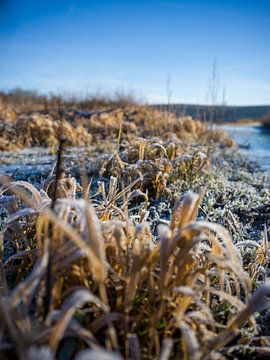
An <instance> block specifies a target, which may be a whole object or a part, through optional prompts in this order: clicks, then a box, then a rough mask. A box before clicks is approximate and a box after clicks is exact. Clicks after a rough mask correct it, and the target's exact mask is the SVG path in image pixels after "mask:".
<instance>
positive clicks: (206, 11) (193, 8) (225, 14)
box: [161, 1, 270, 22]
mask: <svg viewBox="0 0 270 360" xmlns="http://www.w3.org/2000/svg"><path fill="white" fill-rule="evenodd" d="M161 3H162V5H164V6H169V7H174V8H179V9H185V10H191V11H192V12H200V13H204V14H211V15H217V16H223V17H230V18H237V19H246V20H260V21H267V22H268V21H270V17H263V16H260V17H255V16H247V15H244V14H239V13H236V12H227V11H222V10H211V9H205V7H199V6H190V5H186V4H183V3H178V2H177V3H176V2H173V1H168V2H167V1H166V2H165V1H162V2H161Z"/></svg>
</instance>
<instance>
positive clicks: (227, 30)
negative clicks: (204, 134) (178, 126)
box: [0, 0, 270, 105]
mask: <svg viewBox="0 0 270 360" xmlns="http://www.w3.org/2000/svg"><path fill="white" fill-rule="evenodd" d="M269 39H270V1H269V0H223V1H218V0H215V1H212V0H205V1H199V0H194V1H191V0H190V1H177V0H171V1H165V0H163V1H162V0H160V1H158V0H157V1H153V0H144V1H142V0H137V1H133V0H130V1H129V0H88V1H86V0H77V1H76V0H57V1H56V0H54V1H52V0H46V1H45V0H0V88H1V89H11V88H14V87H17V86H19V87H22V88H26V89H36V90H38V91H40V92H50V91H53V92H56V93H65V94H72V93H76V94H79V95H80V94H81V95H84V94H86V93H95V92H106V93H108V92H113V91H114V90H120V91H126V92H128V91H133V92H134V93H136V94H137V95H138V96H139V97H143V98H145V99H146V100H148V101H149V102H166V101H167V98H168V95H167V90H166V84H167V82H168V81H167V80H168V78H170V81H169V87H170V91H171V101H172V102H187V103H207V102H209V101H210V100H209V78H210V76H211V71H212V64H213V61H214V59H216V61H217V73H218V78H219V81H218V83H219V96H218V100H219V101H220V102H221V101H222V93H223V89H225V99H226V102H227V103H229V104H238V105H246V104H270V45H269Z"/></svg>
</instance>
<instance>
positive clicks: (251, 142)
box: [222, 124, 270, 172]
mask: <svg viewBox="0 0 270 360" xmlns="http://www.w3.org/2000/svg"><path fill="white" fill-rule="evenodd" d="M222 128H223V129H224V130H225V131H227V132H228V133H229V134H230V136H231V137H232V139H233V140H234V141H235V142H236V143H237V144H238V145H240V146H241V151H242V152H243V153H245V154H246V155H248V156H249V158H250V159H251V160H254V161H256V162H257V163H258V164H259V165H260V166H261V168H262V169H263V170H266V171H269V172H270V131H269V130H268V131H267V130H265V129H262V128H261V127H260V126H259V125H257V124H254V125H223V126H222Z"/></svg>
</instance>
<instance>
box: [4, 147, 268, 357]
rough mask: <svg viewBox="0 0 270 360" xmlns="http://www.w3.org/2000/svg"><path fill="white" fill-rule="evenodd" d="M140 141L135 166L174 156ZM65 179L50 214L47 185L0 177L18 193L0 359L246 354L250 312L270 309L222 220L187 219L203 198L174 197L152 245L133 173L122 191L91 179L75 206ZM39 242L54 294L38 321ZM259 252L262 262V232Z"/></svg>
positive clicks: (41, 286)
mask: <svg viewBox="0 0 270 360" xmlns="http://www.w3.org/2000/svg"><path fill="white" fill-rule="evenodd" d="M140 144H141V145H140ZM140 144H139V148H138V152H137V155H136V156H138V157H139V161H142V162H143V161H145V160H144V159H146V158H148V157H149V159H151V157H152V156H156V155H157V153H156V151H158V152H159V153H160V156H161V153H162V154H163V155H164V156H165V158H166V159H167V160H168V161H169V162H173V161H175V160H176V159H177V158H178V154H177V151H173V150H175V148H174V149H173V146H172V144H167V145H166V144H165V145H162V144H160V145H159V146H157V144H156V143H154V144H151V145H149V146H148V147H147V146H146V144H145V143H140ZM153 151H154V155H153V153H152V152H153ZM128 156H131V154H127V157H128ZM132 156H134V155H132ZM136 156H135V158H134V157H132V159H133V161H135V163H136V162H137V161H138V160H136ZM189 160H190V159H189ZM118 161H119V163H120V164H121V160H119V159H118ZM149 161H150V160H149ZM157 161H158V160H157ZM202 164H204V165H203V166H202ZM119 166H120V165H119ZM124 166H125V165H124ZM204 166H206V163H204V157H201V155H200V156H199V157H197V155H196V156H193V160H192V166H191V168H192V169H197V170H198V169H200V168H201V167H202V168H204ZM207 166H209V164H208V165H207ZM186 171H187V170H186V169H185V171H184V172H186ZM68 179H69V180H68V181H67V179H66V178H62V180H61V182H60V181H59V184H58V185H59V189H62V190H61V191H60V192H59V193H58V198H57V200H56V202H55V206H54V210H52V209H51V201H52V199H51V196H52V195H51V193H50V191H49V189H50V186H52V182H53V181H54V179H53V178H50V179H49V180H48V181H46V182H45V183H44V186H43V189H41V190H40V191H39V190H37V189H35V188H34V187H33V186H32V185H31V184H28V183H26V182H13V183H12V182H11V183H10V182H8V179H6V178H2V179H1V182H2V184H3V185H2V190H1V194H3V193H6V192H12V193H13V194H15V196H16V198H17V202H16V204H17V206H16V207H15V208H12V207H11V208H10V216H9V219H8V221H7V222H6V225H5V227H4V228H3V230H2V232H1V235H0V236H1V237H2V242H3V246H4V252H3V253H2V257H1V259H2V262H1V281H2V284H3V287H2V291H1V302H0V312H1V316H2V319H3V321H2V324H1V341H0V354H2V355H1V358H4V356H6V358H11V356H15V358H20V359H36V358H37V357H43V358H47V359H54V358H55V357H56V358H60V359H61V358H65V359H66V358H72V357H74V356H75V354H76V359H85V358H90V359H91V358H93V359H94V358H95V359H98V358H100V359H120V358H125V359H139V358H142V359H170V358H177V357H183V358H185V359H188V358H192V359H207V358H209V359H210V358H213V357H215V356H222V354H224V353H225V352H226V353H229V351H230V347H232V348H231V349H232V350H231V351H235V347H236V346H239V347H241V346H244V344H247V345H246V346H249V347H250V348H253V351H255V350H254V349H255V348H256V346H257V344H255V343H253V337H254V335H256V334H257V333H258V326H257V324H256V321H255V318H254V316H253V314H254V313H256V312H258V311H262V310H264V309H266V308H268V307H269V299H268V298H267V296H268V294H269V292H270V290H269V283H268V282H266V283H265V284H263V285H262V286H261V287H260V288H258V289H257V291H256V292H255V293H254V294H253V295H252V291H253V289H254V281H255V283H256V279H255V278H254V277H253V278H252V276H251V275H250V273H248V272H247V270H246V268H245V267H244V265H243V261H242V258H241V253H240V251H239V249H238V248H239V247H242V246H245V244H238V247H237V246H235V245H234V244H233V242H232V240H231V237H230V235H229V234H228V232H227V231H226V230H225V229H224V228H223V227H222V226H221V225H218V224H213V223H210V222H207V221H198V220H196V218H197V214H198V211H199V207H200V204H201V201H202V199H203V197H204V192H205V191H203V192H202V193H201V194H200V195H198V194H195V193H192V192H187V193H186V194H185V196H184V197H183V198H181V199H179V200H178V201H176V202H175V207H174V209H173V213H172V216H171V219H170V222H169V224H168V225H159V227H158V241H157V242H156V238H155V236H154V234H153V230H152V228H151V226H150V224H149V223H147V222H145V221H144V218H143V217H142V216H139V217H138V218H139V219H141V220H140V221H134V220H132V216H131V214H133V215H134V210H131V208H130V206H129V204H130V203H132V199H135V198H134V196H135V197H136V195H138V193H136V191H137V192H138V191H140V193H139V194H140V195H143V203H144V202H147V201H148V198H147V195H146V194H145V193H143V192H142V190H134V187H136V186H137V185H138V181H139V182H140V178H139V179H137V180H135V181H132V182H131V183H128V182H127V183H126V185H125V186H124V187H122V189H121V188H119V184H120V183H121V182H120V179H117V178H116V177H111V179H110V183H109V187H108V190H107V189H106V188H105V185H104V184H103V185H102V183H101V184H100V189H99V192H98V193H99V195H96V196H95V197H93V198H90V199H89V196H85V200H83V199H76V197H75V194H76V190H77V186H78V185H77V183H76V181H75V179H71V178H68ZM70 183H72V186H73V188H72V191H71V186H70ZM88 190H89V189H88ZM88 190H86V189H85V191H84V194H87V193H88ZM134 191H135V192H134ZM156 192H157V193H158V190H157V189H156ZM138 209H139V207H138ZM138 211H141V210H138ZM138 215H139V214H138ZM10 244H12V247H13V254H8V255H7V252H6V250H5V248H6V247H7V246H10ZM49 244H50V247H51V266H52V284H51V286H52V287H51V294H52V299H51V303H50V308H49V311H48V314H47V315H46V314H45V315H46V317H45V320H44V321H43V320H42V319H43V317H44V302H45V299H46V297H45V295H46V269H47V265H48V259H49ZM250 245H252V244H250ZM257 251H258V256H257V260H256V262H257V265H258V266H262V264H264V263H265V261H266V257H268V239H267V232H266V231H265V237H264V241H263V243H262V247H261V250H260V249H259V248H258V250H257ZM258 266H257V267H255V268H254V269H253V271H254V272H253V275H254V276H255V273H256V271H257V270H258V269H259V267H258ZM255 270H256V271H255ZM254 279H255V280H254ZM5 284H6V285H5ZM71 339H73V342H72V345H70V341H71ZM261 342H262V344H264V345H263V346H266V345H265V344H266V342H267V339H265V340H261ZM66 349H69V350H66ZM87 349H88V350H87ZM65 351H69V352H70V353H69V355H63V354H64V353H65ZM262 351H263V347H262ZM14 354H15V355H14ZM61 354H62V355H61ZM63 356H64V357H63ZM13 358H14V357H13Z"/></svg>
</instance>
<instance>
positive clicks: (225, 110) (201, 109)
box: [154, 104, 270, 122]
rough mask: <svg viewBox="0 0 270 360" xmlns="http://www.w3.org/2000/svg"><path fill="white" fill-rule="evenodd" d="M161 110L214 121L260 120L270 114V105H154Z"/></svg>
mask: <svg viewBox="0 0 270 360" xmlns="http://www.w3.org/2000/svg"><path fill="white" fill-rule="evenodd" d="M154 106H155V107H156V108H158V109H161V110H169V111H171V112H173V113H174V114H176V115H178V116H181V115H187V116H192V117H193V118H194V119H198V120H202V121H211V120H213V121H214V122H233V121H239V120H244V119H250V120H258V119H263V118H265V117H267V116H269V115H270V105H269V106H268V105H267V106H225V105H218V106H209V105H188V104H170V105H154Z"/></svg>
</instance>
